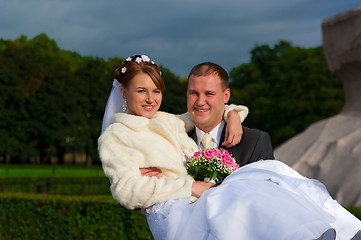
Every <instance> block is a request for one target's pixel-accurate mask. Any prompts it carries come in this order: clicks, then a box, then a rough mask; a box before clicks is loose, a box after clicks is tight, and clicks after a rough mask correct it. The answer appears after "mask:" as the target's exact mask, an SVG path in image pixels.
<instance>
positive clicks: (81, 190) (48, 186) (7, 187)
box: [0, 176, 110, 195]
mask: <svg viewBox="0 0 361 240" xmlns="http://www.w3.org/2000/svg"><path fill="white" fill-rule="evenodd" d="M0 192H21V193H46V194H59V195H110V189H109V179H108V178H106V177H104V176H103V177H58V176H52V177H0Z"/></svg>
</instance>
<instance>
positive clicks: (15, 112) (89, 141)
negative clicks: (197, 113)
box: [0, 34, 186, 163]
mask: <svg viewBox="0 0 361 240" xmlns="http://www.w3.org/2000/svg"><path fill="white" fill-rule="evenodd" d="M122 60H123V59H122V58H110V59H108V60H107V61H105V60H104V59H102V58H93V57H81V56H80V55H79V54H78V53H76V52H70V51H65V50H61V49H59V47H58V46H57V44H56V42H55V41H54V40H51V39H49V38H48V37H47V36H46V35H45V34H40V35H38V36H36V37H34V38H33V39H27V37H26V36H22V37H20V38H19V39H16V40H14V41H11V40H3V39H0V129H1V130H0V140H1V142H2V143H1V144H0V156H2V159H4V156H11V161H12V162H17V161H22V162H28V161H29V160H30V159H32V158H34V157H38V158H39V159H40V162H42V163H46V162H49V158H50V157H56V158H57V159H58V162H59V163H62V162H63V159H64V155H65V154H66V153H74V154H75V153H82V154H84V153H85V155H86V157H87V158H88V159H90V160H93V161H97V159H98V153H97V139H98V137H99V135H100V129H101V123H102V118H103V113H104V109H105V104H106V100H107V98H108V96H109V93H110V90H111V87H112V82H113V78H114V70H115V69H116V68H117V67H118V66H119V65H120V63H121V62H122ZM162 71H163V78H164V79H165V82H166V85H167V87H168V88H167V93H166V94H165V96H164V98H165V99H166V101H165V104H163V106H162V110H164V111H172V112H176V111H178V112H179V111H184V108H179V105H178V104H182V106H184V107H185V106H186V105H185V100H186V99H185V97H183V98H184V99H181V98H182V97H179V98H178V99H176V98H173V97H172V95H173V94H174V93H172V92H174V91H175V92H177V94H178V92H179V91H181V88H180V87H179V86H178V85H177V83H178V82H179V81H178V77H176V76H175V75H174V74H173V73H172V72H171V71H170V70H169V69H166V68H162ZM184 92H185V90H184ZM167 102H168V103H169V104H168V105H167Z"/></svg>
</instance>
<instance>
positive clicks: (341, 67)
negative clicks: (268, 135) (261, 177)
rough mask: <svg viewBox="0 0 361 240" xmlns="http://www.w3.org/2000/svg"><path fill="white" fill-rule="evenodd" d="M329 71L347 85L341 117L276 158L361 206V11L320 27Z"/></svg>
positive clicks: (284, 148) (283, 148)
mask: <svg viewBox="0 0 361 240" xmlns="http://www.w3.org/2000/svg"><path fill="white" fill-rule="evenodd" d="M322 32H323V47H324V53H325V56H326V59H327V63H328V67H329V69H330V70H331V71H332V72H333V73H335V74H336V75H338V76H339V77H340V78H341V80H342V83H343V86H344V89H345V95H346V102H345V106H344V108H343V110H342V112H341V113H340V114H338V115H336V116H334V117H331V118H329V119H325V120H323V121H320V122H318V123H315V124H312V125H311V126H310V127H309V128H307V129H306V130H305V131H304V132H303V133H301V134H299V135H297V136H296V137H294V138H292V139H290V140H289V141H287V142H286V143H284V144H283V145H281V146H280V147H278V148H277V149H276V150H275V157H276V159H278V160H281V161H283V162H285V163H286V164H288V165H290V166H291V167H293V168H294V169H295V170H297V171H298V172H300V173H301V174H303V175H304V176H307V177H309V178H315V179H318V180H320V181H321V182H323V183H324V184H325V185H326V187H327V189H328V191H329V192H330V194H331V196H332V197H333V198H335V199H336V200H337V201H338V202H339V203H340V204H342V205H345V206H351V205H352V206H361V187H360V185H361V7H359V8H355V9H352V10H350V11H348V12H344V13H340V14H338V15H336V16H334V17H332V18H329V19H325V20H324V21H323V22H322Z"/></svg>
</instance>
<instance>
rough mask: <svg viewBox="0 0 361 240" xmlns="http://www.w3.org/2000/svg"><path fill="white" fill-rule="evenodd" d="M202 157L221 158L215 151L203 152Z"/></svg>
mask: <svg viewBox="0 0 361 240" xmlns="http://www.w3.org/2000/svg"><path fill="white" fill-rule="evenodd" d="M203 154H204V157H206V158H208V159H211V158H213V157H221V154H220V153H219V152H218V151H217V150H216V149H209V150H207V151H204V152H203Z"/></svg>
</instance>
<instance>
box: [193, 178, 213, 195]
mask: <svg viewBox="0 0 361 240" xmlns="http://www.w3.org/2000/svg"><path fill="white" fill-rule="evenodd" d="M215 186H216V184H214V183H211V182H201V181H196V182H193V185H192V196H193V197H196V198H199V197H200V196H201V195H202V194H203V192H204V191H206V190H208V189H210V188H212V187H215Z"/></svg>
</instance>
